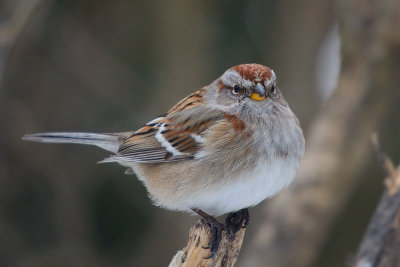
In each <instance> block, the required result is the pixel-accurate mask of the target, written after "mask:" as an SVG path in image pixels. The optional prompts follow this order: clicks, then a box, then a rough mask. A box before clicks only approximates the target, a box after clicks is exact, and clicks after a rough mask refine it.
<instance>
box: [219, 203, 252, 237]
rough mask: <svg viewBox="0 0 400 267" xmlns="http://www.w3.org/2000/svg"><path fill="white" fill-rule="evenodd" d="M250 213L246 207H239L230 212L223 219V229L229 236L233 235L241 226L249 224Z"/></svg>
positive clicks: (244, 226)
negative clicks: (235, 210)
mask: <svg viewBox="0 0 400 267" xmlns="http://www.w3.org/2000/svg"><path fill="white" fill-rule="evenodd" d="M249 220H250V214H249V210H248V209H241V210H239V211H237V212H233V213H230V214H229V215H228V216H227V217H226V220H225V229H226V231H227V232H228V233H229V235H230V236H234V235H235V234H236V232H237V231H239V230H240V229H241V228H246V227H247V225H249Z"/></svg>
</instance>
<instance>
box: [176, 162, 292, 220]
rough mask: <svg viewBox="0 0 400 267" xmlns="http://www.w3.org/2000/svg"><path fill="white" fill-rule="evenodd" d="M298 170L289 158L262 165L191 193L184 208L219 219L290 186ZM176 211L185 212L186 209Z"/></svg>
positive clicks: (259, 164)
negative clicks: (222, 182) (216, 184)
mask: <svg viewBox="0 0 400 267" xmlns="http://www.w3.org/2000/svg"><path fill="white" fill-rule="evenodd" d="M296 168H297V163H296V162H294V161H290V160H287V159H275V160H273V161H271V162H269V163H268V162H267V163H266V162H260V163H258V164H257V165H256V167H255V168H254V169H253V170H252V171H251V172H249V173H247V174H242V175H240V176H238V177H225V179H223V180H225V181H228V182H227V183H225V184H221V185H219V186H215V185H213V188H209V189H208V188H205V189H204V190H201V191H200V192H197V193H195V194H192V195H191V196H189V197H188V198H187V200H186V201H185V208H186V209H188V208H192V207H195V208H199V209H201V210H203V211H204V212H206V213H208V214H210V215H213V216H219V215H222V214H225V213H228V212H234V211H237V210H240V209H243V208H247V207H251V206H254V205H257V204H258V203H260V202H261V201H263V200H264V199H266V198H268V197H271V196H273V195H275V194H276V193H278V192H279V191H280V190H281V189H283V188H284V187H285V186H286V185H288V184H289V183H290V182H291V181H292V179H293V177H294V174H295V170H296ZM175 208H176V209H181V210H182V209H183V208H184V207H182V206H181V207H175Z"/></svg>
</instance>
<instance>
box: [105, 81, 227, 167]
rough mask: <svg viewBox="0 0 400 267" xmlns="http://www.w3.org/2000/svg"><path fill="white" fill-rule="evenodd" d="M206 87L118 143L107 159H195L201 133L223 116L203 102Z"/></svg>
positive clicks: (135, 160)
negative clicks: (114, 152) (117, 148)
mask: <svg viewBox="0 0 400 267" xmlns="http://www.w3.org/2000/svg"><path fill="white" fill-rule="evenodd" d="M204 92H205V90H204V89H200V90H199V91H197V92H195V93H193V94H191V95H189V96H188V97H186V98H184V99H183V100H181V101H180V102H178V103H177V104H176V105H175V106H174V107H172V108H171V109H170V110H169V112H168V113H167V114H166V115H164V116H160V117H158V118H156V119H154V120H152V121H150V122H149V123H148V124H146V125H145V126H143V127H142V128H140V129H139V130H138V131H136V132H135V133H133V134H132V136H130V137H129V138H127V139H126V140H125V141H124V142H123V143H122V144H121V146H120V147H119V150H118V152H117V153H116V155H114V156H112V157H110V158H108V159H106V160H104V161H103V162H110V161H128V162H143V163H161V162H173V161H180V160H189V159H193V158H194V157H195V155H196V153H197V152H198V151H199V150H201V148H202V145H203V143H202V135H203V134H204V133H205V132H206V130H207V129H208V128H209V127H210V126H211V125H212V124H214V123H215V122H216V121H218V120H220V119H222V118H223V116H222V114H221V113H220V112H218V111H214V110H210V109H208V108H206V107H205V106H204V103H203V95H204Z"/></svg>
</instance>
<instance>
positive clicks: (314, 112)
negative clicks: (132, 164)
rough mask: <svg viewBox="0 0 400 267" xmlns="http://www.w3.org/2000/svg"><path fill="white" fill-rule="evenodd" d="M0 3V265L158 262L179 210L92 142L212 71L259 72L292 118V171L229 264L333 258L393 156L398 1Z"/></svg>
mask: <svg viewBox="0 0 400 267" xmlns="http://www.w3.org/2000/svg"><path fill="white" fill-rule="evenodd" d="M344 2H346V1H334V0H323V1H311V0H301V1H289V0H284V1H278V0H268V1H265V0H254V1H227V0H223V1H184V0H177V1H161V0H158V1H136V0H129V1H128V0H114V1H95V0H69V1H65V0H57V1H55V0H53V1H51V0H0V121H1V127H0V265H1V266H166V265H167V264H168V263H169V262H170V260H171V259H172V257H173V255H174V254H175V253H176V251H177V250H179V249H181V248H183V247H184V246H185V245H186V242H187V237H188V230H189V228H190V226H191V223H192V222H193V220H194V217H192V216H189V215H187V214H180V213H176V212H169V211H164V210H163V209H160V208H158V207H155V206H153V205H152V204H151V202H150V201H149V199H148V198H147V193H146V191H145V189H144V187H143V185H142V184H141V183H140V182H139V181H138V180H137V179H136V178H135V177H134V176H127V175H124V168H122V167H120V166H118V165H116V164H115V165H113V164H102V165H98V164H96V162H97V161H99V160H101V159H103V158H105V157H106V156H108V154H107V152H104V151H101V150H100V149H97V148H94V147H86V146H83V147H81V146H76V145H47V144H37V143H28V142H24V141H22V140H21V137H22V136H23V135H24V134H26V133H35V132H43V131H87V132H121V131H129V130H134V129H137V128H138V127H140V126H141V125H143V124H144V123H146V122H147V121H149V120H151V119H152V118H154V117H156V116H157V115H159V114H162V113H164V112H165V111H166V110H168V109H169V107H171V106H172V105H173V104H174V103H176V102H177V101H178V100H180V99H181V98H183V97H185V96H186V95H188V94H189V93H191V92H193V91H195V90H197V89H199V88H201V87H203V86H205V85H207V84H209V83H211V82H212V81H213V80H214V79H215V78H217V77H218V76H219V75H221V74H222V73H223V72H224V71H225V70H226V69H227V68H229V67H231V66H233V65H237V64H242V63H253V62H256V63H260V64H264V65H268V66H270V67H271V68H272V69H274V71H275V73H276V74H277V77H278V83H279V87H280V88H281V90H282V92H283V94H284V96H285V98H286V100H287V101H288V102H289V103H290V106H291V108H292V110H293V111H294V112H295V113H296V114H297V116H298V117H299V119H300V121H301V124H302V126H303V129H304V132H305V136H306V143H307V152H306V156H305V158H304V161H303V163H302V166H301V168H300V171H299V173H298V177H297V179H296V182H295V183H294V184H293V185H291V186H290V187H289V188H288V189H287V190H285V192H283V193H282V194H280V195H279V196H277V197H276V198H274V199H272V200H271V201H265V202H264V203H262V204H260V205H259V206H257V207H255V208H252V209H251V210H250V213H251V222H250V226H249V228H248V230H247V234H246V237H245V240H244V244H243V247H242V252H241V255H240V256H239V261H238V263H237V265H238V266H346V265H347V264H348V263H349V262H350V261H351V257H352V255H354V253H355V252H356V250H357V246H358V244H359V242H360V239H361V238H362V234H363V232H364V230H365V228H366V226H367V224H368V220H369V217H370V215H371V213H372V212H373V210H374V208H375V205H376V203H377V201H378V199H379V196H380V194H381V192H382V190H383V178H384V174H383V171H381V168H380V166H379V163H378V161H377V160H376V156H375V154H374V152H373V150H372V147H371V145H370V141H369V136H370V134H371V133H372V132H374V131H376V132H378V133H379V134H380V139H381V142H382V145H383V147H384V149H385V151H386V152H387V153H388V154H389V155H390V157H391V158H392V159H393V161H394V162H395V163H397V162H399V160H400V138H399V136H400V120H399V114H400V106H399V105H400V104H399V103H400V75H399V73H400V45H399V44H400V36H399V34H400V28H399V19H398V18H399V17H400V7H399V3H397V2H398V1H396V0H392V1H390V0H385V1H380V3H375V2H377V1H367V0H351V1H347V2H346V3H344Z"/></svg>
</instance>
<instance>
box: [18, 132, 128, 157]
mask: <svg viewBox="0 0 400 267" xmlns="http://www.w3.org/2000/svg"><path fill="white" fill-rule="evenodd" d="M125 135H126V133H120V134H96V133H75V132H60V133H58V132H54V133H36V134H27V135H25V136H24V137H23V138H22V139H23V140H27V141H34V142H43V143H71V144H83V145H95V146H98V147H101V148H102V149H105V150H108V151H110V152H114V153H116V152H117V151H118V148H119V146H120V144H121V141H122V139H123V137H124V136H125Z"/></svg>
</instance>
